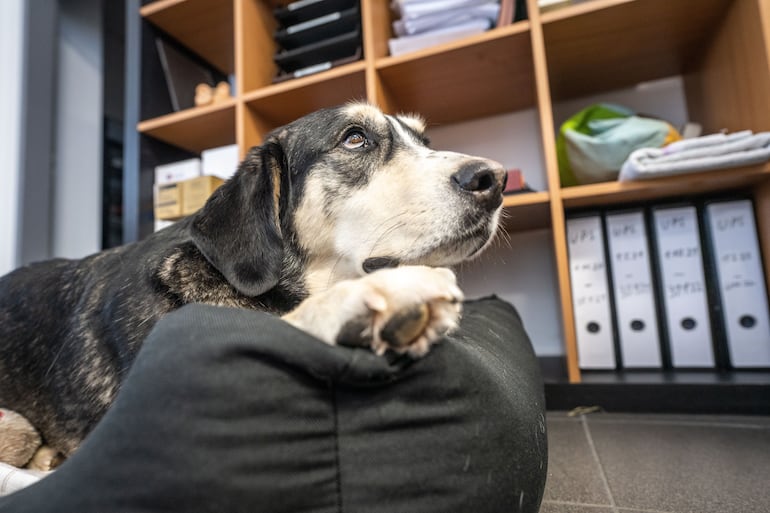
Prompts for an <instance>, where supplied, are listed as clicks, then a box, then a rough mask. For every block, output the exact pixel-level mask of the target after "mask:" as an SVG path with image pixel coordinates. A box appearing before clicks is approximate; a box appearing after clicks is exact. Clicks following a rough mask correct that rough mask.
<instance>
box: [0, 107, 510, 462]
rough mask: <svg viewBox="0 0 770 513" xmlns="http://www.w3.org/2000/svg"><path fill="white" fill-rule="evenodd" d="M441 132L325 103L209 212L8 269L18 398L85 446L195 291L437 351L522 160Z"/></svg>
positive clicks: (270, 145)
mask: <svg viewBox="0 0 770 513" xmlns="http://www.w3.org/2000/svg"><path fill="white" fill-rule="evenodd" d="M424 129H425V126H424V123H423V121H422V120H420V119H419V118H417V117H415V116H411V115H410V116H390V115H385V114H383V113H382V112H381V111H379V110H378V109H377V108H375V107H373V106H371V105H368V104H365V103H351V104H347V105H344V106H341V107H337V108H331V109H326V110H321V111H318V112H315V113H312V114H310V115H308V116H306V117H303V118H301V119H299V120H297V121H294V122H292V123H291V124H289V125H286V126H284V127H282V128H279V129H277V130H275V131H274V132H272V133H271V134H270V135H269V136H268V137H267V138H266V139H265V141H264V144H262V145H261V146H259V147H255V148H253V149H252V150H251V151H250V152H249V154H248V155H247V156H246V158H245V160H244V161H243V162H242V164H241V165H240V167H239V169H238V171H237V173H236V174H235V175H234V177H233V178H231V179H230V180H229V181H227V182H226V183H225V184H224V185H223V186H222V187H220V188H219V189H218V190H217V191H216V192H215V193H214V194H213V195H212V197H211V198H210V199H209V201H208V202H207V203H206V205H205V206H204V207H203V208H202V209H201V210H200V211H199V212H197V213H196V214H194V215H192V216H190V217H188V218H186V219H184V220H182V221H180V222H178V223H176V224H175V225H173V226H171V227H169V228H167V229H165V230H162V231H160V232H157V233H155V234H154V235H152V236H150V237H148V238H147V239H145V240H143V241H141V242H137V243H134V244H129V245H126V246H122V247H118V248H114V249H111V250H107V251H103V252H100V253H97V254H95V255H92V256H89V257H87V258H84V259H82V260H63V259H59V260H52V261H47V262H42V263H37V264H33V265H30V266H27V267H23V268H20V269H18V270H16V271H14V272H12V273H10V274H8V275H6V276H5V277H3V278H1V279H0V407H4V408H8V409H11V410H14V411H16V412H18V413H20V414H21V415H23V416H24V417H26V418H27V419H28V420H29V421H30V422H31V423H32V424H33V425H34V426H35V427H36V428H37V429H38V430H39V431H40V433H41V435H42V437H43V439H44V441H45V443H46V444H48V445H49V446H50V447H52V448H53V449H55V451H59V452H61V453H62V454H63V455H65V456H66V455H69V454H71V453H72V452H73V451H75V450H76V448H77V447H78V445H79V444H80V442H81V441H82V440H83V438H84V437H85V436H86V435H87V434H88V433H89V431H90V430H91V429H92V428H93V427H94V425H95V424H96V423H97V422H98V420H99V419H100V418H101V417H102V415H103V414H104V412H105V411H106V410H107V408H108V407H109V406H110V403H111V402H112V400H113V398H114V397H115V394H116V393H117V392H118V389H119V388H120V383H121V381H122V379H123V378H124V376H125V375H126V372H127V370H128V368H129V366H130V365H131V362H132V361H133V359H134V357H135V355H136V354H137V351H138V350H139V348H140V346H141V344H142V341H143V340H144V338H145V337H146V336H147V334H148V333H149V331H150V329H151V328H152V327H153V325H154V324H155V323H156V322H157V321H158V320H159V319H160V318H161V317H163V315H165V314H166V313H168V312H169V311H172V310H174V309H177V308H179V307H181V306H183V305H185V304H187V303H195V302H198V303H208V304H213V305H224V306H234V307H243V308H251V309H257V310H263V311H268V312H272V313H275V314H278V315H283V316H284V319H285V320H286V321H288V322H289V323H291V324H293V325H295V326H297V327H298V328H300V329H302V330H305V331H307V332H309V333H311V334H313V335H315V336H316V337H318V338H319V339H321V340H323V341H324V342H327V343H329V344H336V343H346V344H359V345H360V344H367V345H370V346H371V347H372V348H373V349H374V350H375V351H377V352H380V353H382V352H384V351H385V350H386V349H393V350H395V351H398V352H402V353H403V352H406V353H409V354H411V355H412V356H421V355H423V354H425V353H426V351H427V350H428V347H429V346H430V345H431V344H432V343H434V342H436V341H437V340H438V339H440V338H441V336H442V335H444V334H445V333H446V332H448V331H449V330H451V329H452V328H453V327H454V326H455V325H456V323H457V321H458V319H459V316H460V300H461V299H462V293H461V292H460V290H459V289H458V288H457V285H456V283H455V277H454V274H453V273H452V272H451V271H450V270H448V269H446V268H445V267H446V266H451V265H453V264H457V263H459V262H462V261H464V260H467V259H469V258H472V257H474V256H475V255H477V254H479V252H481V251H482V250H483V249H484V248H485V247H486V246H487V245H488V244H489V242H490V241H491V239H492V238H493V236H494V234H495V232H496V230H497V226H498V219H499V216H500V211H501V208H502V190H503V188H504V185H505V184H504V182H505V172H504V170H503V168H502V167H501V166H500V164H498V163H496V162H493V161H490V160H486V159H482V158H476V157H470V156H468V155H462V154H458V153H451V152H444V151H433V150H431V149H429V148H428V147H427V140H426V138H425V135H424ZM2 437H3V433H2V432H0V438H2Z"/></svg>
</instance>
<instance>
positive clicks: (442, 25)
mask: <svg viewBox="0 0 770 513" xmlns="http://www.w3.org/2000/svg"><path fill="white" fill-rule="evenodd" d="M393 8H394V10H395V11H396V12H397V13H398V15H400V19H398V20H396V21H394V22H393V33H394V34H395V35H396V36H397V37H395V38H392V39H390V40H389V41H388V47H389V48H390V54H391V55H399V54H402V53H406V52H411V51H415V50H420V49H422V48H427V47H429V46H433V45H437V44H442V43H448V42H450V41H454V40H455V39H460V38H463V37H467V36H470V35H473V34H479V33H481V32H484V31H486V30H489V29H490V28H492V27H494V26H495V25H496V24H497V22H498V16H499V14H500V1H499V0H393Z"/></svg>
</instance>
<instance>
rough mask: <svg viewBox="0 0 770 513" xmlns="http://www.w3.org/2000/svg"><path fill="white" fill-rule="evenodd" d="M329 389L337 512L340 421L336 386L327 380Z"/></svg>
mask: <svg viewBox="0 0 770 513" xmlns="http://www.w3.org/2000/svg"><path fill="white" fill-rule="evenodd" d="M329 389H330V390H331V395H332V397H331V399H332V411H333V414H334V465H335V466H336V472H335V475H336V481H337V513H342V465H341V464H340V429H339V428H340V423H339V411H338V408H337V406H338V405H337V386H336V385H335V383H334V382H333V381H331V380H330V381H329Z"/></svg>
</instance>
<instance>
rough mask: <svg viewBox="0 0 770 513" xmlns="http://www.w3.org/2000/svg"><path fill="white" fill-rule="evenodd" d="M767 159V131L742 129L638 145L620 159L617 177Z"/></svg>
mask: <svg viewBox="0 0 770 513" xmlns="http://www.w3.org/2000/svg"><path fill="white" fill-rule="evenodd" d="M768 160H770V132H760V133H758V134H754V133H752V132H751V130H744V131H741V132H735V133H732V134H712V135H706V136H703V137H695V138H692V139H685V140H682V141H677V142H674V143H671V144H669V145H668V146H665V147H663V148H641V149H638V150H636V151H634V152H633V153H631V155H629V157H628V159H626V161H625V162H624V163H623V167H622V168H621V170H620V176H619V177H618V180H620V181H621V182H624V181H629V180H643V179H647V178H658V177H661V176H669V175H677V174H684V173H694V172H698V171H711V170H713V169H724V168H728V167H738V166H749V165H752V164H759V163H760V162H767V161H768Z"/></svg>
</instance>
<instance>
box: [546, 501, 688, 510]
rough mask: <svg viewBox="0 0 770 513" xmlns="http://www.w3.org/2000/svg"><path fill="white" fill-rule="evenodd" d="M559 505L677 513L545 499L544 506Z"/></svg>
mask: <svg viewBox="0 0 770 513" xmlns="http://www.w3.org/2000/svg"><path fill="white" fill-rule="evenodd" d="M546 503H548V504H558V505H560V506H581V507H586V508H594V509H611V510H613V511H619V512H622V511H633V512H640V513H675V512H673V511H663V510H657V509H646V508H634V507H631V506H610V505H609V504H592V503H590V502H574V501H560V500H556V499H543V504H546Z"/></svg>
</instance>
